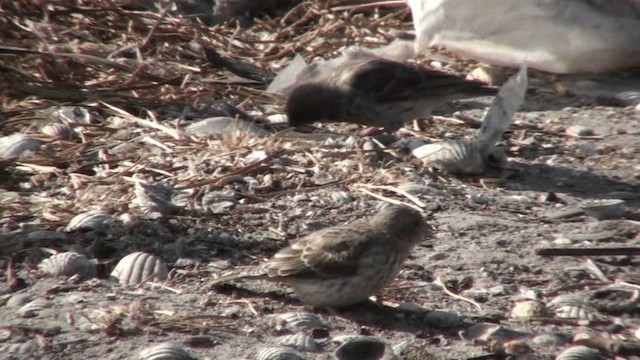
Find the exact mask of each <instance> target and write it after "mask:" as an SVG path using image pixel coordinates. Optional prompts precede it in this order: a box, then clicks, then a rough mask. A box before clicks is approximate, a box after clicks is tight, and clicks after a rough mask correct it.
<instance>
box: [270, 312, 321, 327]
mask: <svg viewBox="0 0 640 360" xmlns="http://www.w3.org/2000/svg"><path fill="white" fill-rule="evenodd" d="M267 319H268V322H269V325H271V326H272V327H274V328H275V329H276V330H277V331H282V330H289V331H298V330H310V329H318V328H326V325H325V324H324V323H323V322H322V320H321V319H320V317H319V316H318V315H316V314H312V313H307V312H288V313H283V314H273V315H269V316H268V317H267Z"/></svg>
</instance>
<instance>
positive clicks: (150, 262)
mask: <svg viewBox="0 0 640 360" xmlns="http://www.w3.org/2000/svg"><path fill="white" fill-rule="evenodd" d="M167 273H168V271H167V266H166V265H165V264H164V263H163V262H162V260H160V259H158V258H157V257H155V256H153V255H150V254H147V253H143V252H135V253H132V254H129V255H127V256H125V257H123V258H122V259H121V260H120V261H119V262H118V265H116V267H115V269H113V271H112V272H111V276H112V277H114V278H116V279H118V281H119V282H120V283H121V284H123V285H127V286H132V285H137V284H141V283H143V282H146V281H163V280H166V278H167Z"/></svg>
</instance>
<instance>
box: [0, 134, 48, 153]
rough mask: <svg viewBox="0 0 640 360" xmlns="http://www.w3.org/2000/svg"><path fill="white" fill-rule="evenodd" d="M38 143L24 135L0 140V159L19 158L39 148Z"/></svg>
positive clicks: (10, 136)
mask: <svg viewBox="0 0 640 360" xmlns="http://www.w3.org/2000/svg"><path fill="white" fill-rule="evenodd" d="M40 144H41V143H40V141H39V140H36V139H34V138H32V137H31V136H29V135H25V134H20V133H18V134H13V135H9V136H4V137H1V138H0V158H2V159H11V158H17V157H20V155H22V154H23V153H25V152H27V151H29V150H37V149H39V148H40Z"/></svg>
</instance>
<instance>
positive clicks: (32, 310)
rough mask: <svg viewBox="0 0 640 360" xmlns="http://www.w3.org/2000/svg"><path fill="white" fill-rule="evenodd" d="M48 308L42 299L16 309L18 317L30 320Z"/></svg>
mask: <svg viewBox="0 0 640 360" xmlns="http://www.w3.org/2000/svg"><path fill="white" fill-rule="evenodd" d="M49 306H50V304H49V302H48V301H47V300H44V299H37V300H33V301H31V302H29V303H27V304H25V305H24V306H23V307H21V308H20V309H18V311H17V313H18V315H20V316H22V317H23V318H32V317H36V316H38V313H39V312H40V311H41V310H43V309H46V308H48V307H49Z"/></svg>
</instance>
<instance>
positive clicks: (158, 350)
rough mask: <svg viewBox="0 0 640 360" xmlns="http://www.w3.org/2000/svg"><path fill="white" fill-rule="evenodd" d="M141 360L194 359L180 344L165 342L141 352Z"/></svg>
mask: <svg viewBox="0 0 640 360" xmlns="http://www.w3.org/2000/svg"><path fill="white" fill-rule="evenodd" d="M139 359H141V360H192V359H194V358H193V357H191V355H189V353H188V352H187V351H186V350H185V349H184V348H182V346H180V345H179V344H176V343H172V342H164V343H160V344H158V345H154V346H151V347H148V348H146V349H144V350H142V351H140V356H139Z"/></svg>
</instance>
